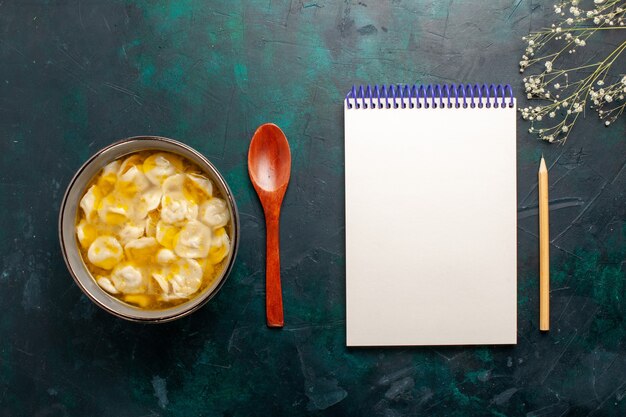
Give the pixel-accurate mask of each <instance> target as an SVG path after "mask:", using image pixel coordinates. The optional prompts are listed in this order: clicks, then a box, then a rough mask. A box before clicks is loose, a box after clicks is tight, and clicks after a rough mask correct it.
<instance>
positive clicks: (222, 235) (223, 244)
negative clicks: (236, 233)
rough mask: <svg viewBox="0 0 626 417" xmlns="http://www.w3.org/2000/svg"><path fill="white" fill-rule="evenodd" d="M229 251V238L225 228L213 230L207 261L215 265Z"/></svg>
mask: <svg viewBox="0 0 626 417" xmlns="http://www.w3.org/2000/svg"><path fill="white" fill-rule="evenodd" d="M229 252H230V239H229V238H228V235H227V234H226V230H224V228H223V227H220V228H219V229H217V230H216V231H215V234H214V235H213V240H212V241H211V250H210V251H209V261H210V262H211V263H212V264H213V265H215V264H218V263H220V262H222V260H223V259H224V258H225V257H226V256H227V255H228V253H229Z"/></svg>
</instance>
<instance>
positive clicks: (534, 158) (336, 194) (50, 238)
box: [0, 0, 626, 417]
mask: <svg viewBox="0 0 626 417" xmlns="http://www.w3.org/2000/svg"><path fill="white" fill-rule="evenodd" d="M550 9H551V3H550V2H548V1H538V0H534V1H526V0H498V1H489V2H486V1H483V2H478V1H469V0H464V1H461V0H456V1H414V2H412V1H408V0H381V1H374V0H364V1H356V0H352V1H351V0H347V1H334V2H333V1H329V0H317V1H313V0H311V1H301V0H289V1H278V0H259V1H245V2H243V1H204V0H203V1H201V0H178V1H173V0H172V1H167V0H162V1H145V0H142V1H127V2H124V1H120V0H117V1H113V0H112V1H106V2H104V1H95V0H73V1H43V0H42V1H29V2H26V1H17V0H14V1H11V0H10V1H4V2H0V138H1V141H0V158H1V164H0V204H1V206H0V207H1V208H2V215H0V259H1V262H0V265H1V271H0V416H3V417H4V416H27V415H28V416H137V417H139V416H161V415H162V416H262V415H272V416H291V415H294V416H301V415H306V414H311V415H319V416H322V415H324V416H326V415H327V416H344V415H346V416H384V417H395V416H404V415H407V416H408V415H410V416H414V415H423V416H459V417H461V416H462V417H467V416H481V417H482V416H499V417H503V416H527V417H539V416H541V417H548V416H554V417H556V416H588V415H591V416H624V415H626V347H625V345H624V339H625V336H626V322H625V318H626V300H625V299H624V296H625V291H626V287H625V283H626V278H625V273H624V259H625V257H626V223H625V219H626V198H625V196H624V190H625V189H626V187H625V186H626V169H625V168H624V164H625V155H626V141H624V130H623V126H615V127H614V128H611V129H603V128H601V127H600V123H599V122H597V121H596V120H593V118H590V120H587V121H585V123H584V124H582V123H581V124H580V126H579V127H577V128H576V129H577V131H576V132H575V133H573V134H572V135H571V136H570V141H569V142H568V143H567V144H566V145H565V146H548V145H544V144H543V143H539V142H538V141H537V140H536V139H535V138H534V137H531V136H530V135H529V134H527V133H525V132H526V130H527V129H528V126H527V125H525V124H522V123H520V125H519V137H518V200H519V201H518V205H519V216H518V217H519V229H518V241H519V252H518V260H519V305H518V313H519V319H518V326H519V343H518V345H517V346H514V347H490V346H485V347H468V348H465V347H447V348H444V347H431V348H396V349H347V348H346V347H345V310H344V308H345V301H344V296H345V294H344V292H345V282H344V279H345V276H344V273H345V272H344V266H345V265H344V229H343V224H344V210H343V195H344V189H343V115H342V107H341V106H342V97H343V95H344V94H345V92H346V91H347V90H348V88H349V87H350V86H351V85H352V84H353V83H373V82H379V83H381V82H394V83H395V82H403V83H404V82H406V83H415V82H417V83H446V82H463V81H465V82H483V81H487V82H510V83H511V84H513V85H514V87H515V89H516V92H517V93H518V95H519V93H520V91H521V89H520V77H519V73H518V67H517V65H518V61H519V59H520V55H521V53H522V49H523V44H522V42H521V37H522V36H523V35H524V34H526V33H527V31H528V30H529V29H530V28H539V27H541V26H542V25H544V24H546V23H547V22H548V20H547V18H548V17H549V16H550V14H551V12H550ZM267 121H272V122H275V123H277V124H279V125H280V126H281V127H282V128H283V129H284V131H285V132H286V134H287V136H288V138H289V140H290V142H291V146H292V153H293V171H292V182H291V185H290V188H289V190H288V192H287V195H286V198H285V202H284V211H283V217H282V221H283V224H282V235H281V239H282V250H283V252H282V264H283V288H284V300H285V314H286V323H287V325H286V327H285V328H284V329H283V330H279V331H276V330H268V329H267V328H266V327H265V320H264V272H263V265H264V255H263V253H264V251H263V244H264V243H263V233H264V226H263V221H262V212H261V207H260V205H259V203H258V201H257V199H256V196H255V194H254V192H253V189H252V187H251V185H250V183H249V181H248V177H247V168H246V165H245V159H246V153H247V146H248V142H249V139H250V137H251V135H252V133H253V132H254V130H255V129H256V127H257V126H258V125H259V124H261V123H263V122H267ZM139 134H158V135H163V136H168V137H172V138H175V139H179V140H181V141H183V142H186V143H188V144H189V145H191V146H193V147H195V148H196V149H198V150H200V151H201V152H203V153H204V154H205V155H206V156H208V157H209V158H210V159H211V160H212V161H213V162H214V163H215V165H216V166H217V167H218V168H219V169H220V170H221V171H222V172H223V173H224V174H225V176H226V178H227V180H228V182H229V183H230V185H231V187H232V189H233V191H234V193H235V195H236V197H237V200H238V203H239V206H240V210H241V218H242V242H241V250H240V252H239V257H238V260H237V265H236V267H235V269H234V271H233V273H232V275H231V277H230V279H229V280H228V282H227V283H226V285H225V286H224V288H223V289H222V291H221V292H220V293H219V295H218V296H217V297H216V298H215V299H214V300H213V301H211V302H210V303H209V304H208V305H207V306H206V307H204V308H202V309H201V310H200V311H198V312H197V313H195V314H193V315H192V316H191V317H188V318H185V319H181V320H179V321H177V322H174V323H170V324H164V325H156V326H155V325H138V324H135V323H128V322H125V321H122V320H119V319H116V318H114V317H112V316H109V315H108V314H106V313H104V312H103V311H100V310H99V309H98V308H97V307H95V306H94V305H92V303H91V302H89V301H88V300H87V298H86V297H85V296H83V295H82V293H81V292H80V291H79V289H78V288H77V286H76V285H75V284H74V282H73V281H72V279H71V277H70V275H69V274H68V272H67V270H66V267H65V265H64V263H63V260H62V258H61V254H60V250H59V247H58V241H57V226H56V224H57V215H58V207H59V203H60V199H61V197H62V194H63V191H64V189H65V187H66V185H67V183H68V181H69V179H70V177H71V176H72V175H73V173H74V171H75V170H76V169H77V168H78V167H79V166H80V165H81V164H82V163H83V162H84V161H85V160H86V158H88V156H89V155H91V154H92V153H93V152H95V151H96V150H98V149H99V148H101V147H103V146H105V145H107V144H109V143H110V142H112V141H114V140H117V139H120V138H123V137H127V136H133V135H139ZM541 153H543V154H545V155H546V159H547V160H548V162H549V164H550V165H551V179H552V185H553V189H552V190H551V198H552V199H553V207H552V209H553V212H552V233H553V242H552V247H551V251H552V254H553V258H552V277H553V281H552V331H551V332H550V333H549V334H545V335H542V334H540V333H539V332H538V330H537V328H538V276H537V271H538V265H537V261H538V260H537V254H538V248H537V245H538V242H537V209H536V199H537V192H536V187H535V184H536V171H537V166H538V161H539V157H540V155H541Z"/></svg>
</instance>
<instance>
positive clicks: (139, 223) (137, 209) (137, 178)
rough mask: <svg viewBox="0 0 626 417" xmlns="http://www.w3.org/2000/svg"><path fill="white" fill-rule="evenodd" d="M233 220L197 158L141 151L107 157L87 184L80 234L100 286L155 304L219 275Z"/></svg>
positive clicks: (142, 304) (180, 298)
mask: <svg viewBox="0 0 626 417" xmlns="http://www.w3.org/2000/svg"><path fill="white" fill-rule="evenodd" d="M230 221H231V218H230V212H229V209H228V205H227V203H226V201H225V200H224V199H223V197H222V196H221V195H220V193H219V191H218V190H217V188H215V187H214V186H213V183H212V181H211V180H210V179H209V178H208V177H207V176H206V175H205V174H204V173H203V172H202V170H201V169H200V168H199V167H198V166H197V165H196V164H195V163H193V162H192V161H190V160H188V159H186V158H184V157H182V156H180V155H177V154H174V153H170V152H164V151H140V152H135V153H131V154H130V155H125V156H124V157H121V158H119V159H116V160H115V161H113V162H111V163H109V164H108V165H106V166H105V167H104V168H103V169H102V170H101V171H100V172H99V173H98V174H97V175H96V176H95V178H93V180H92V181H91V183H90V184H89V185H88V186H87V188H86V190H85V191H84V193H83V195H82V198H81V200H80V210H79V211H78V215H77V220H76V238H77V240H78V246H79V248H80V251H81V255H82V259H83V262H84V263H85V265H86V267H87V269H88V270H89V272H90V273H91V276H92V277H93V279H94V280H95V281H96V283H97V284H98V286H100V288H102V289H103V290H105V291H106V292H107V293H109V294H111V295H112V296H114V297H116V298H118V299H119V300H121V301H123V302H126V303H128V304H131V305H133V306H135V307H139V308H142V309H149V310H157V309H163V308H168V307H174V306H176V305H179V304H182V303H184V302H186V301H188V300H190V299H192V298H194V297H195V296H197V295H198V294H200V293H201V292H202V290H203V289H205V288H207V287H208V286H210V285H211V284H212V283H213V282H214V281H215V280H216V278H218V277H219V276H220V273H221V272H222V270H223V269H224V260H225V259H226V258H227V256H228V254H229V252H230V250H231V236H229V233H228V230H230V228H229V225H230Z"/></svg>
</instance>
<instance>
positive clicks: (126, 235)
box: [117, 222, 145, 245]
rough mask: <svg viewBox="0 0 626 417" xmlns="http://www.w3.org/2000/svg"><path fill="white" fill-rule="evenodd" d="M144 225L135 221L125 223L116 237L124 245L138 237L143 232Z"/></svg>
mask: <svg viewBox="0 0 626 417" xmlns="http://www.w3.org/2000/svg"><path fill="white" fill-rule="evenodd" d="M144 230H145V228H144V226H142V225H141V224H135V223H131V222H129V223H126V224H124V226H123V227H122V229H121V230H120V231H119V232H118V233H117V237H118V238H119V241H120V243H121V244H122V245H126V244H127V243H128V242H130V241H131V240H135V239H139V238H140V237H141V236H143V234H144Z"/></svg>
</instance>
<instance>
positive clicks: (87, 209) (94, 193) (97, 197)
mask: <svg viewBox="0 0 626 417" xmlns="http://www.w3.org/2000/svg"><path fill="white" fill-rule="evenodd" d="M101 200H102V192H101V191H100V188H98V186H97V185H92V186H91V187H89V189H88V190H87V192H86V193H85V195H84V196H83V198H81V199H80V208H82V209H83V212H84V213H85V218H86V219H87V220H89V221H91V220H93V217H94V216H95V214H96V210H97V209H98V206H99V205H100V201H101Z"/></svg>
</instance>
